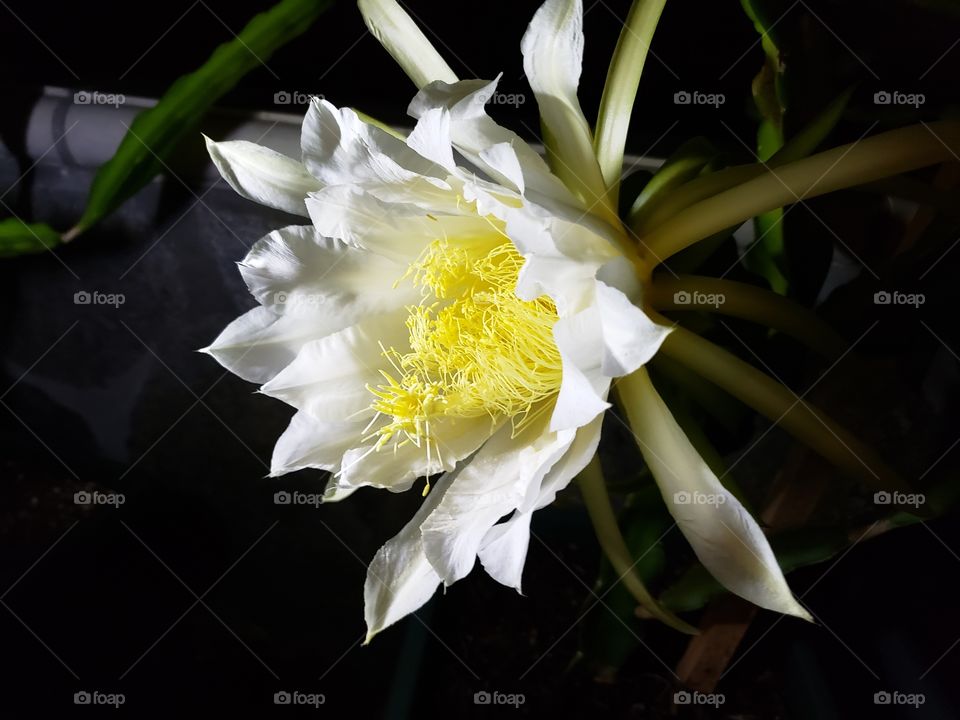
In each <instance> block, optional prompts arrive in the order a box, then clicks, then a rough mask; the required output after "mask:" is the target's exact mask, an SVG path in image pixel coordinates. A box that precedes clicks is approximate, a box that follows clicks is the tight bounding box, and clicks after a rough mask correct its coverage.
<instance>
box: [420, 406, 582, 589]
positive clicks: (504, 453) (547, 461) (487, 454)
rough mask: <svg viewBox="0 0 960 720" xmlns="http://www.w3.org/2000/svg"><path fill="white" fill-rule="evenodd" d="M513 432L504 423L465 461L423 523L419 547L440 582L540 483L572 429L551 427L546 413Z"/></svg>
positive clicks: (463, 568) (450, 578) (464, 567)
mask: <svg viewBox="0 0 960 720" xmlns="http://www.w3.org/2000/svg"><path fill="white" fill-rule="evenodd" d="M512 431H513V428H512V427H511V426H510V425H509V424H507V425H505V426H504V427H503V428H501V429H500V430H499V431H498V432H497V434H496V435H494V436H493V437H492V438H491V439H490V440H489V441H488V442H487V443H486V444H485V445H484V446H483V448H481V450H480V451H479V452H478V453H477V454H476V455H475V456H474V457H472V458H471V459H470V461H469V462H467V463H466V464H465V466H464V467H463V469H462V470H461V471H460V473H459V474H458V476H457V478H456V480H454V482H453V483H451V485H450V487H449V489H448V490H447V492H446V494H445V495H444V498H443V500H442V501H441V502H440V504H439V505H438V506H437V508H436V509H435V510H434V511H433V512H432V513H430V515H429V517H427V519H426V520H425V521H424V522H423V526H422V531H423V544H424V550H425V552H426V554H427V557H428V558H430V562H431V563H432V564H433V567H434V569H436V571H437V573H438V574H439V575H440V577H441V578H443V581H444V584H445V585H451V584H453V583H454V582H456V581H457V580H459V579H461V578H462V577H464V576H466V575H467V574H468V573H469V572H470V570H471V569H472V568H473V565H474V563H475V562H476V559H477V553H478V551H479V550H480V545H481V543H482V542H483V539H484V537H485V536H486V534H487V531H488V530H490V528H492V527H493V526H494V524H496V522H497V520H499V519H500V518H501V517H503V516H504V515H507V514H509V513H511V512H513V511H514V510H515V509H516V508H518V507H519V506H520V504H521V503H522V502H523V499H524V498H525V497H526V495H527V493H528V490H529V488H530V487H531V486H539V484H540V481H541V480H542V479H543V476H544V475H545V474H546V473H547V471H549V470H550V468H551V467H553V465H554V464H555V463H556V462H557V460H559V459H560V457H561V456H562V455H563V453H564V452H565V451H566V450H567V448H568V447H569V446H570V444H571V443H572V442H573V439H574V434H575V433H574V432H573V431H570V430H568V431H564V432H560V433H553V432H550V431H549V430H547V422H546V417H545V416H544V417H543V418H541V419H539V420H535V421H533V422H532V423H531V424H530V425H529V426H528V427H527V428H525V429H524V430H523V431H522V432H521V433H520V435H518V436H517V437H511V435H512Z"/></svg>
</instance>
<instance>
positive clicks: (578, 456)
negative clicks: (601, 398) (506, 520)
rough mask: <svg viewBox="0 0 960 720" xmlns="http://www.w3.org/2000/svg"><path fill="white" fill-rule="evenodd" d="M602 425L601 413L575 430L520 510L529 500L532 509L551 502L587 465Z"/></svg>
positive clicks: (598, 438) (594, 451) (596, 443)
mask: <svg viewBox="0 0 960 720" xmlns="http://www.w3.org/2000/svg"><path fill="white" fill-rule="evenodd" d="M602 427H603V415H598V416H597V417H595V418H594V419H593V420H591V421H590V423H589V424H587V425H584V426H583V427H582V428H580V429H579V430H577V436H576V438H575V439H574V441H573V443H571V445H570V447H569V449H568V450H567V452H566V453H564V455H563V457H562V458H561V459H560V460H559V461H558V462H557V464H556V465H554V466H553V467H552V468H550V472H548V473H547V474H546V476H545V477H544V478H543V482H541V483H540V488H539V490H538V491H537V493H536V495H535V496H532V497H531V498H528V500H526V501H524V505H523V507H521V510H527V509H529V508H530V507H531V506H530V500H531V499H532V500H533V501H534V503H533V506H532V509H533V510H539V509H540V508H542V507H546V506H547V505H549V504H550V503H552V502H553V501H554V500H555V499H556V497H557V493H558V492H560V491H561V490H563V489H564V488H566V487H567V485H569V484H570V481H571V480H573V478H575V477H576V476H577V475H579V474H580V472H581V471H582V470H583V469H584V468H585V467H586V466H587V464H588V463H589V462H590V460H591V459H592V458H593V456H594V455H596V453H597V446H598V445H599V444H600V430H601V428H602Z"/></svg>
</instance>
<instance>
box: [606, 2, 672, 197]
mask: <svg viewBox="0 0 960 720" xmlns="http://www.w3.org/2000/svg"><path fill="white" fill-rule="evenodd" d="M664 5H666V0H634V3H633V5H631V6H630V13H629V15H627V21H626V23H624V26H623V30H622V31H621V33H620V38H619V40H617V47H616V50H614V52H613V58H612V59H611V61H610V69H609V71H608V73H607V81H606V84H605V85H604V88H603V97H602V98H601V99H600V113H599V115H598V116H597V130H596V133H595V135H594V138H593V147H594V151H595V152H596V155H597V162H598V163H599V164H600V171H601V173H603V180H604V182H605V183H606V186H607V192H608V197H609V198H610V203H611V205H612V206H613V207H616V206H617V197H618V195H619V192H620V173H621V172H622V169H623V151H624V147H625V146H626V142H627V129H628V128H629V126H630V115H631V113H632V111H633V105H634V102H635V101H636V98H637V87H638V85H639V84H640V76H641V74H642V73H643V66H644V63H645V61H646V59H647V51H648V50H649V48H650V41H651V40H652V39H653V33H654V31H655V30H656V28H657V23H658V22H659V20H660V14H661V13H662V12H663V7H664Z"/></svg>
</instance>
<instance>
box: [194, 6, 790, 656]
mask: <svg viewBox="0 0 960 720" xmlns="http://www.w3.org/2000/svg"><path fill="white" fill-rule="evenodd" d="M361 9H362V10H363V11H364V14H365V18H366V20H367V22H368V24H369V25H371V27H372V29H374V31H375V32H374V34H375V35H376V36H377V37H379V38H381V40H382V41H383V42H384V44H385V46H386V47H387V48H388V49H389V50H390V51H391V53H392V54H394V55H395V56H396V57H397V59H398V60H399V61H400V62H401V64H402V65H403V66H404V68H405V69H406V70H407V72H408V74H410V75H411V77H412V78H413V79H414V80H415V81H416V82H417V84H418V86H419V87H420V91H419V92H418V94H417V95H416V97H415V98H414V99H413V101H412V103H411V104H410V106H409V112H410V114H411V115H412V116H413V117H414V118H415V119H416V125H415V127H414V129H413V131H412V132H411V133H410V135H409V136H408V137H407V138H406V139H401V138H399V137H397V136H395V135H393V134H391V133H389V132H387V131H385V130H383V129H381V128H380V127H378V126H376V125H374V124H371V123H369V122H366V121H365V120H363V119H361V117H360V116H359V115H358V114H357V113H355V112H354V111H352V110H350V109H347V108H337V107H335V106H334V105H332V104H331V103H329V102H327V101H326V100H319V99H315V100H314V101H313V102H312V103H311V105H310V108H309V110H308V112H307V115H306V118H305V120H304V123H303V132H302V158H301V160H299V161H298V160H294V159H292V158H288V157H285V156H283V155H280V154H278V153H275V152H273V151H271V150H268V149H266V148H263V147H259V146H257V145H253V144H251V143H245V142H223V143H215V142H212V141H209V140H208V148H209V151H210V155H211V157H212V158H213V160H214V162H215V163H216V165H217V167H218V168H219V169H220V171H221V173H222V175H223V177H224V178H225V179H226V180H227V182H228V183H230V185H231V186H232V187H233V188H234V189H235V190H236V191H237V192H239V193H240V194H241V195H243V196H245V197H247V198H249V199H251V200H254V201H256V202H259V203H261V204H264V205H267V206H269V207H272V208H278V209H281V210H284V211H286V212H289V213H293V214H297V215H301V216H304V217H305V218H309V224H303V225H292V226H289V227H286V228H282V229H279V230H275V231H274V232H271V233H270V234H269V235H267V236H266V237H265V238H263V239H262V240H260V241H259V242H258V243H256V245H254V247H253V248H252V249H251V251H250V252H249V254H248V255H247V257H246V258H245V259H244V261H243V262H242V263H241V264H240V271H241V274H242V276H243V279H244V281H245V282H246V284H247V286H248V288H249V290H250V292H251V293H252V294H253V296H254V297H255V298H256V299H257V301H258V303H259V305H258V306H257V307H255V308H254V309H253V310H250V311H249V312H247V313H246V314H245V315H242V316H241V317H239V318H238V319H237V320H235V321H234V322H233V323H231V324H230V325H229V326H228V327H227V328H226V329H225V330H224V331H223V332H222V333H221V334H220V336H219V337H218V338H217V339H216V340H215V341H214V342H213V344H212V345H211V346H210V347H209V348H206V352H208V353H209V354H211V355H212V356H213V357H214V358H216V359H217V360H218V361H219V362H220V363H221V364H222V365H223V366H224V367H226V368H227V369H229V370H230V371H232V372H234V373H236V374H237V375H239V376H240V377H242V378H244V379H246V380H249V381H251V382H255V383H258V384H260V385H262V387H261V392H262V393H263V394H265V395H269V396H270V397H274V398H277V399H279V400H282V401H284V402H286V403H288V404H289V405H291V406H293V407H294V408H296V410H297V412H296V414H295V415H294V416H293V419H292V421H291V423H290V425H289V427H288V428H287V430H286V432H285V433H284V434H283V435H282V436H281V437H280V439H279V440H278V442H277V445H276V448H275V450H274V453H273V458H272V463H271V474H272V475H282V474H284V473H288V472H292V471H295V470H300V469H303V468H319V469H322V470H327V471H330V473H331V480H330V484H329V486H328V489H327V498H328V499H329V500H339V499H342V498H344V497H346V496H347V495H349V494H350V493H352V492H353V491H355V490H356V489H357V488H360V487H363V486H371V487H376V488H385V489H388V490H391V491H394V492H399V491H405V490H408V489H409V488H411V486H412V485H413V484H414V483H415V482H416V480H417V479H418V478H425V477H430V476H434V475H437V474H442V476H441V477H440V479H439V480H437V481H436V482H435V483H434V484H433V487H432V488H431V487H430V486H429V485H427V486H425V488H424V493H425V496H426V497H425V500H424V502H423V505H422V507H421V508H420V510H419V512H418V513H417V514H416V515H415V516H414V517H413V519H411V521H410V522H409V523H408V524H407V525H406V527H404V529H403V530H402V531H401V532H400V533H399V534H398V535H397V536H396V537H394V538H393V539H392V540H390V541H389V542H387V543H386V544H385V545H384V546H383V547H382V548H381V549H380V551H379V552H378V553H377V555H376V557H375V558H374V559H373V562H372V563H371V565H370V568H369V572H368V577H367V582H366V587H365V593H364V595H365V602H366V610H365V614H366V621H367V628H368V640H369V638H370V637H372V636H373V635H374V634H375V633H377V632H379V631H380V630H382V629H383V628H385V627H387V626H389V625H391V624H392V623H394V622H396V621H397V620H399V619H400V618H402V617H404V616H405V615H407V614H409V613H411V612H413V611H415V610H416V609H417V608H419V607H420V606H421V605H423V603H425V602H426V601H427V600H428V599H429V598H430V597H431V596H432V595H433V593H434V592H435V590H436V588H437V587H439V586H440V585H441V584H443V585H444V586H447V585H450V584H452V583H454V582H456V581H457V580H459V579H461V578H463V577H464V576H466V575H467V574H468V573H469V572H470V571H471V569H472V568H473V566H474V564H475V561H476V559H477V558H478V557H479V559H480V562H481V563H482V565H483V567H484V568H485V570H486V571H487V572H488V573H489V574H490V575H491V576H492V577H493V578H494V579H496V580H497V581H499V582H500V583H503V584H504V585H507V586H509V587H513V588H516V589H517V590H518V591H519V590H520V587H521V573H522V570H523V564H524V559H525V556H526V551H527V547H528V544H529V539H530V518H531V515H532V513H533V512H534V511H535V510H537V509H539V508H542V507H543V506H545V505H547V504H549V503H550V502H552V501H553V499H554V497H555V496H556V494H557V493H558V492H559V491H561V490H562V489H563V488H564V487H566V486H567V484H568V483H569V482H570V480H571V479H572V478H573V477H574V476H575V475H576V474H577V473H578V472H580V471H581V470H582V469H583V467H584V466H585V465H586V464H587V463H588V462H589V460H590V459H591V458H592V457H593V455H594V453H595V451H596V448H597V444H598V441H599V436H600V426H601V420H602V417H603V413H604V411H605V410H606V409H607V408H608V407H609V403H608V400H607V396H608V393H609V391H610V388H611V383H612V381H613V380H614V379H615V378H618V377H622V376H627V375H630V374H631V373H634V372H635V371H638V370H639V369H640V368H642V366H643V365H644V363H646V362H647V361H648V360H649V359H650V358H651V357H652V356H653V355H654V354H655V353H656V352H657V350H658V349H659V347H660V344H661V343H662V342H663V340H664V338H665V337H666V336H667V334H668V333H669V328H668V327H666V326H664V325H662V324H658V323H657V322H654V321H653V320H652V319H650V318H649V317H648V316H647V314H645V313H644V311H643V309H642V308H643V298H642V286H641V283H640V282H639V281H638V279H637V275H636V273H635V271H634V268H633V265H632V262H631V260H630V259H629V257H627V255H625V253H624V251H623V245H622V243H623V242H624V236H623V233H622V230H621V228H620V227H619V224H618V223H619V221H617V220H616V217H615V215H611V213H610V209H609V208H608V207H606V206H605V205H604V201H603V196H604V188H603V181H602V176H601V175H600V172H599V168H598V166H597V163H596V158H595V157H594V156H593V151H592V149H591V135H590V130H589V126H588V124H587V122H586V120H585V119H584V117H583V114H582V112H581V110H580V106H579V103H578V102H577V99H576V88H577V83H578V81H579V74H580V63H581V54H582V48H583V37H582V31H581V15H582V8H581V6H580V3H579V2H571V1H568V0H548V2H547V3H545V4H544V6H543V7H542V8H541V9H540V11H538V12H537V14H536V16H535V17H534V20H533V21H532V23H531V26H530V29H529V30H528V32H527V35H526V36H525V38H524V41H523V46H522V48H523V53H524V58H525V68H526V72H527V75H528V79H529V81H530V84H531V86H532V87H533V89H534V92H535V95H536V96H537V100H538V102H539V104H540V107H541V113H542V115H543V118H544V124H545V127H546V128H547V129H548V131H549V133H550V134H551V136H552V137H553V138H554V139H555V140H556V141H557V142H559V143H561V144H562V146H563V147H566V148H570V149H572V152H571V153H569V154H568V155H567V158H568V167H567V171H566V172H565V173H560V176H558V175H554V174H553V173H551V171H550V169H549V167H548V166H547V164H546V163H545V162H544V161H543V159H542V158H541V157H540V156H539V155H538V153H537V152H536V151H535V150H534V149H533V148H532V147H530V146H529V145H528V144H527V143H526V142H524V141H523V140H521V139H520V138H519V137H518V136H517V135H516V134H515V133H514V132H512V131H510V130H508V129H506V128H504V127H501V126H500V125H498V124H496V123H495V122H494V121H493V120H492V119H491V118H490V117H489V116H488V115H487V114H486V112H485V109H484V105H485V103H486V102H487V101H488V100H489V99H490V98H491V96H492V95H493V93H494V92H495V91H496V87H497V80H494V81H492V82H488V81H481V80H464V81H458V80H456V78H455V76H454V75H453V74H452V72H451V71H450V70H449V68H448V67H447V66H446V64H445V63H443V61H442V59H440V58H439V55H437V54H436V51H434V50H433V49H432V48H430V47H429V43H427V41H426V39H425V38H424V36H423V35H422V33H420V32H419V30H417V28H416V26H415V25H414V24H413V23H412V21H410V19H409V18H408V17H407V16H406V15H405V13H403V11H402V10H400V8H399V7H398V6H397V5H396V4H395V3H393V2H392V0H391V1H390V2H385V1H383V0H380V1H377V2H370V1H367V0H364V1H363V2H361ZM421 60H422V62H421ZM561 176H563V177H562V178H561ZM571 178H574V179H571ZM598 183H599V184H598ZM641 372H642V370H641ZM650 391H651V392H652V393H653V397H654V398H655V399H656V400H657V401H659V397H657V396H656V392H655V391H653V390H652V386H651V387H650ZM648 394H649V393H648ZM651 407H653V408H654V409H653V410H652V412H655V413H660V414H661V416H664V417H666V418H668V419H669V420H670V421H672V418H671V417H670V415H669V411H667V410H666V408H665V407H662V408H661V407H659V406H651ZM677 431H679V429H677ZM680 434H681V436H682V432H681V433H680ZM648 435H649V439H650V443H651V446H652V447H651V452H652V453H653V457H657V456H658V455H660V454H662V455H663V456H664V461H665V462H666V463H667V464H668V465H669V464H670V463H671V462H675V463H679V467H680V468H681V470H683V471H685V470H687V469H690V473H692V475H690V476H689V477H688V476H687V475H684V474H683V473H681V476H678V477H673V476H672V475H671V472H670V470H669V468H668V469H667V470H664V469H663V468H661V467H659V466H658V465H656V464H655V463H654V462H651V459H650V456H648V462H650V463H651V467H652V468H653V470H654V472H655V473H656V475H657V479H658V481H659V482H660V483H661V487H662V489H663V491H664V495H665V496H668V497H669V496H670V495H671V494H672V493H673V492H674V490H676V489H679V488H687V487H689V488H690V489H703V488H711V489H714V490H717V489H719V490H718V491H719V492H724V491H723V490H722V487H721V486H720V484H719V482H718V481H716V478H715V477H713V476H712V474H710V477H705V473H710V471H709V470H708V469H706V466H705V465H703V463H702V461H700V465H695V464H694V466H689V464H688V466H689V467H688V466H684V465H683V462H684V458H688V455H689V452H693V451H692V448H689V449H687V448H683V449H681V450H680V451H676V449H677V445H676V442H675V440H676V438H675V437H673V436H672V435H671V434H670V433H669V432H668V433H666V436H665V435H664V433H663V432H660V433H658V432H651V433H648ZM642 439H643V438H641V440H642ZM684 439H685V438H684ZM658 442H660V443H665V444H666V449H664V448H660V447H656V443H658ZM675 451H676V452H675ZM677 452H679V455H677ZM685 453H686V454H685ZM645 454H646V453H645ZM694 454H695V453H694ZM677 457H679V458H680V459H679V460H677ZM697 459H698V460H699V456H697ZM694 476H696V478H697V480H696V482H693V480H692V479H691V478H693V477H694ZM711 478H712V480H711ZM688 481H689V482H688ZM691 483H692V484H691ZM734 502H735V501H734ZM668 505H669V503H668ZM731 507H732V505H731ZM737 507H739V504H737ZM674 509H675V508H674ZM740 510H742V508H740ZM693 512H694V513H695V514H696V518H695V523H693V524H691V522H687V521H685V520H683V519H681V518H680V517H678V522H679V523H680V525H681V528H682V529H683V530H684V532H685V533H686V535H687V537H688V538H690V540H691V543H692V544H693V546H694V549H695V550H697V552H698V554H699V555H700V557H701V559H702V560H703V561H704V563H705V564H706V565H707V567H708V568H709V569H711V570H712V571H713V572H714V574H716V575H717V576H718V577H719V578H720V579H721V580H724V579H725V578H724V576H723V575H722V574H721V573H718V571H717V570H716V560H715V557H719V558H720V561H721V562H722V563H727V562H728V561H729V556H730V553H729V552H727V551H728V550H729V549H730V547H731V543H734V542H736V543H743V542H744V539H745V540H746V544H745V545H744V547H747V549H748V550H751V548H753V549H756V548H760V553H759V554H758V556H757V558H756V560H755V561H754V559H752V558H751V557H749V556H747V555H745V553H744V552H742V548H740V549H738V551H737V552H736V553H734V554H736V555H737V556H738V557H737V558H734V559H733V562H734V563H735V564H736V565H737V569H736V570H735V571H732V572H733V574H735V575H736V578H735V580H736V582H734V583H730V585H731V589H733V590H734V591H735V592H739V593H740V594H742V595H744V596H745V597H748V598H749V599H751V600H754V601H755V602H759V604H762V605H764V606H766V607H773V608H775V609H778V610H780V611H786V612H793V613H794V614H802V609H799V610H798V608H797V606H796V603H795V601H793V598H792V596H791V595H790V592H789V589H787V587H786V583H785V581H784V580H783V576H782V574H781V573H780V571H779V568H778V567H777V566H776V562H775V560H773V559H772V553H770V552H769V546H767V544H766V541H765V539H764V538H763V535H762V533H761V532H760V530H759V528H757V526H756V523H755V522H754V521H753V519H752V518H750V516H749V515H748V514H746V512H745V511H743V512H742V514H738V515H737V517H738V518H739V520H738V522H739V523H740V524H738V525H736V527H735V528H733V530H732V532H733V533H734V536H733V539H730V538H725V537H723V532H722V530H721V531H720V532H715V531H714V530H715V529H716V528H717V527H719V526H717V525H716V524H715V523H714V525H713V526H712V527H713V528H714V529H713V530H711V531H710V532H709V533H702V532H700V531H699V530H697V528H696V527H695V525H696V524H697V523H708V524H709V523H710V522H711V520H710V518H709V517H705V516H704V513H703V512H702V510H701V509H699V508H696V509H694V510H693ZM504 518H506V519H505V520H503V519H504ZM743 528H746V531H743ZM708 535H709V543H707V544H705V543H702V542H699V541H698V537H701V536H703V537H707V536H708ZM751 552H753V550H751ZM764 553H766V554H764ZM725 558H726V559H725ZM729 574H730V573H727V575H729ZM761 586H762V587H761ZM758 587H760V588H761V589H760V590H759V591H757V592H754V589H755V588H758ZM758 593H759V594H758ZM758 598H759V600H758Z"/></svg>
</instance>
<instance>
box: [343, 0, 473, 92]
mask: <svg viewBox="0 0 960 720" xmlns="http://www.w3.org/2000/svg"><path fill="white" fill-rule="evenodd" d="M357 4H358V5H359V6H360V12H361V13H363V20H364V22H365V23H366V24H367V28H368V29H369V30H370V34H371V35H373V36H374V37H375V38H376V39H377V40H379V41H380V44H381V45H383V47H384V49H386V51H387V52H388V53H390V55H391V56H392V57H393V59H394V60H396V61H397V64H398V65H399V66H400V67H402V68H403V71H404V72H405V73H406V74H407V75H408V76H409V77H410V79H411V80H413V82H414V83H415V84H416V86H417V87H418V88H420V87H423V86H424V85H426V84H427V83H431V82H433V81H434V80H442V81H444V82H456V81H457V76H456V75H455V74H454V72H453V70H451V69H450V67H449V66H448V65H447V63H446V62H445V61H444V60H443V58H442V57H440V54H439V53H438V52H437V51H436V49H434V47H433V45H431V44H430V41H429V40H427V38H426V36H425V35H424V34H423V32H422V31H421V30H420V28H418V27H417V25H416V23H414V21H413V20H412V19H411V18H410V16H409V15H407V13H406V12H404V10H403V9H402V8H401V7H400V5H399V4H397V3H396V2H395V0H359V2H358V3H357Z"/></svg>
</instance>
